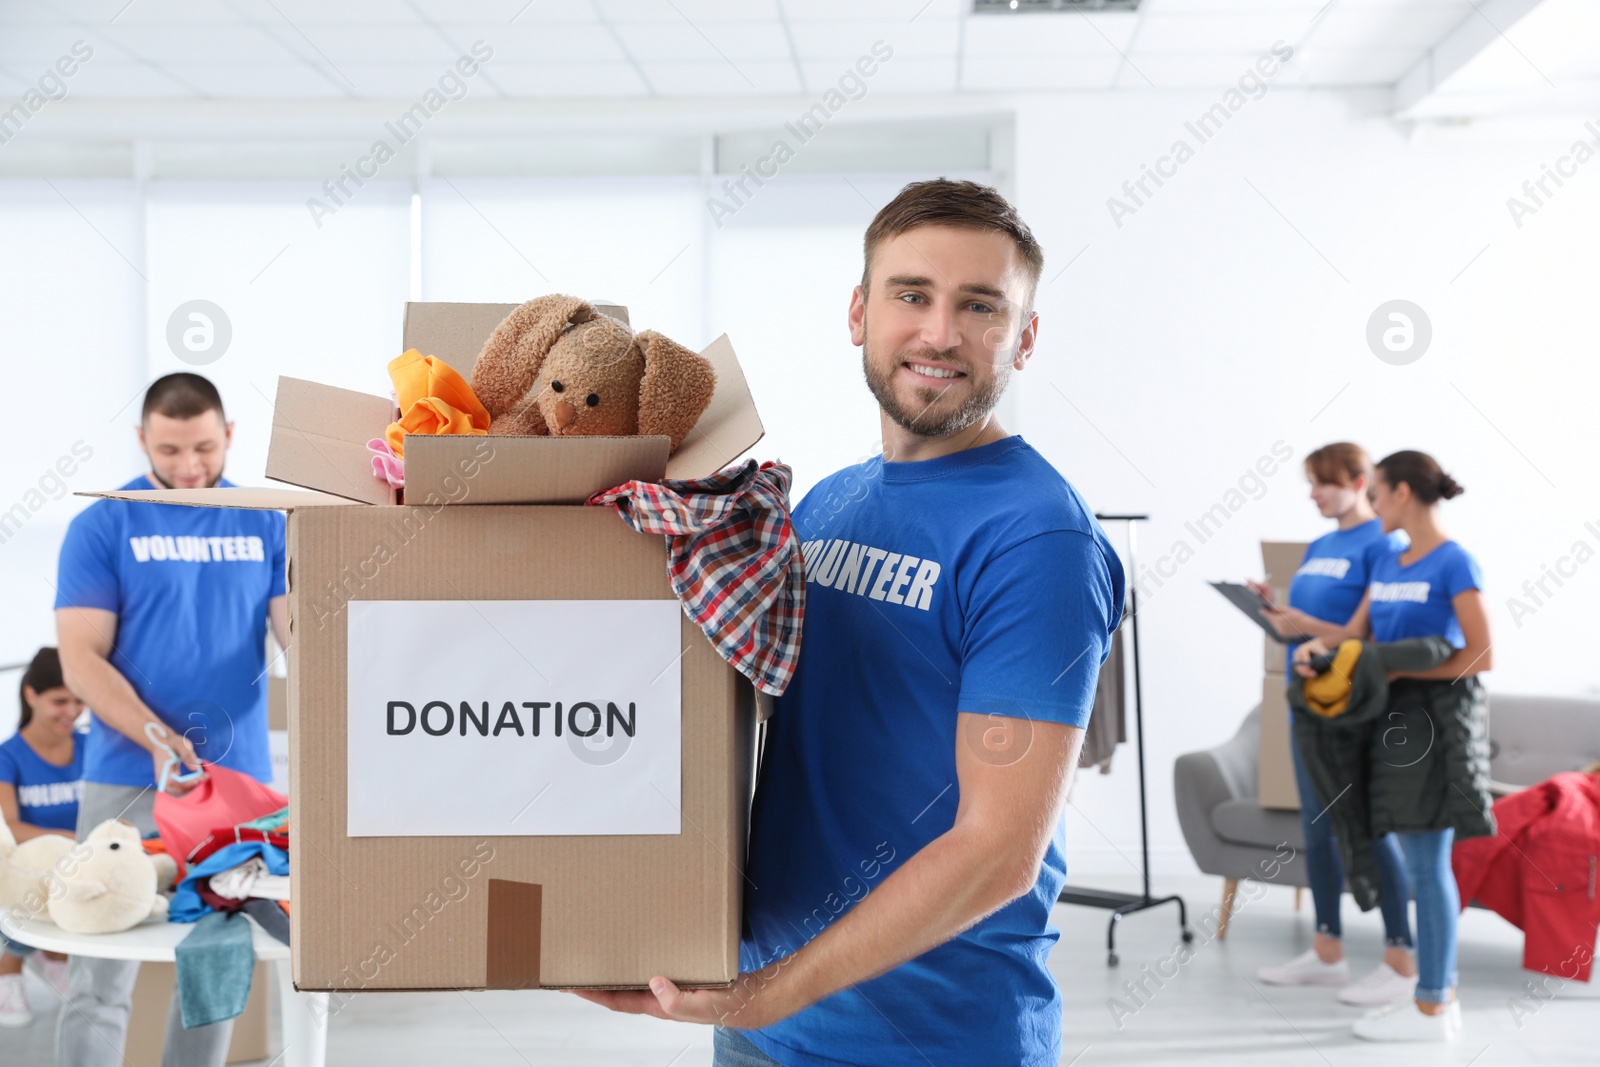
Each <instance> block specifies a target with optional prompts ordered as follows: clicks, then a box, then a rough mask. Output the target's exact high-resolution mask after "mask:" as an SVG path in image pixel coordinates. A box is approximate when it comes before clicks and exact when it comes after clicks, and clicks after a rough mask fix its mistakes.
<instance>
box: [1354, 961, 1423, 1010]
mask: <svg viewBox="0 0 1600 1067" xmlns="http://www.w3.org/2000/svg"><path fill="white" fill-rule="evenodd" d="M1416 991H1417V976H1416V975H1412V976H1411V977H1410V978H1407V977H1406V976H1405V975H1403V974H1401V973H1400V972H1399V971H1397V970H1395V969H1394V968H1393V967H1391V966H1389V965H1388V964H1387V963H1380V964H1378V969H1377V970H1375V971H1373V972H1372V973H1371V974H1369V975H1367V976H1366V977H1365V978H1363V979H1361V981H1359V982H1353V983H1351V984H1350V985H1347V986H1345V987H1344V988H1343V989H1341V990H1339V999H1340V1001H1342V1002H1343V1003H1345V1004H1355V1005H1357V1006H1358V1007H1366V1008H1370V1007H1378V1006H1381V1005H1384V1004H1392V1003H1393V1002H1394V1001H1397V1000H1410V999H1411V996H1412V994H1414V993H1415V992H1416Z"/></svg>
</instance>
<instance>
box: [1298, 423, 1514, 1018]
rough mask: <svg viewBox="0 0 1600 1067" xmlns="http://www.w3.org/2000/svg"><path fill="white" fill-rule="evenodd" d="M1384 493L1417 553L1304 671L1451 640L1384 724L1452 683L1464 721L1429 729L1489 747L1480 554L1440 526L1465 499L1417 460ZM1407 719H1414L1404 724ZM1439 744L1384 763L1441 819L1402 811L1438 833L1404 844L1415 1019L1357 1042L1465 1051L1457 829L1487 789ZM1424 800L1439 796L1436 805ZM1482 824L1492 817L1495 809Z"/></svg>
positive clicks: (1487, 647)
mask: <svg viewBox="0 0 1600 1067" xmlns="http://www.w3.org/2000/svg"><path fill="white" fill-rule="evenodd" d="M1373 489H1374V495H1373V501H1372V506H1373V510H1374V511H1376V512H1377V515H1378V517H1379V518H1380V519H1382V520H1383V528H1384V530H1386V531H1393V530H1396V529H1399V530H1404V531H1405V532H1406V534H1407V535H1408V536H1409V538H1410V541H1411V545H1410V547H1409V548H1407V549H1406V550H1405V551H1404V552H1401V553H1398V554H1390V555H1386V556H1383V557H1380V558H1379V559H1377V560H1375V561H1374V563H1373V567H1372V573H1371V575H1370V576H1369V582H1368V585H1367V592H1366V595H1365V596H1364V597H1363V598H1362V600H1361V606H1360V607H1359V608H1357V609H1356V613H1355V615H1354V616H1353V617H1352V618H1351V619H1350V622H1349V624H1348V625H1346V626H1345V627H1344V629H1343V632H1342V633H1340V634H1337V635H1334V639H1333V640H1324V639H1315V640H1311V641H1307V642H1306V643H1305V644H1303V645H1301V646H1300V647H1299V648H1297V649H1296V650H1295V653H1294V665H1295V670H1296V671H1297V672H1299V673H1300V674H1301V676H1303V677H1310V676H1311V675H1312V673H1313V672H1312V670H1311V667H1310V660H1311V657H1312V656H1314V655H1317V654H1319V653H1323V652H1326V651H1327V650H1328V649H1329V648H1330V647H1332V646H1335V645H1337V644H1338V642H1339V641H1340V640H1343V639H1344V638H1350V637H1353V638H1360V639H1366V638H1367V637H1368V635H1369V634H1370V636H1371V639H1372V640H1373V641H1376V642H1378V643H1380V644H1381V643H1386V642H1390V641H1400V640H1404V639H1406V638H1411V637H1429V636H1434V635H1437V636H1441V637H1443V638H1445V640H1447V641H1448V642H1449V643H1450V644H1451V645H1452V646H1453V647H1454V648H1455V650H1456V651H1455V653H1454V654H1453V655H1452V656H1451V657H1450V658H1449V659H1447V660H1445V661H1444V662H1443V663H1441V664H1440V665H1439V666H1437V667H1434V668H1432V669H1430V670H1426V671H1415V672H1408V673H1397V672H1391V675H1390V686H1389V702H1388V705H1387V709H1388V710H1386V712H1385V715H1386V716H1389V717H1396V716H1401V713H1400V712H1399V711H1397V710H1396V709H1403V708H1404V707H1406V706H1407V705H1408V703H1413V702H1415V701H1416V699H1417V694H1418V692H1419V689H1418V687H1419V686H1420V687H1429V688H1428V689H1427V690H1426V693H1427V695H1428V696H1429V697H1430V698H1433V697H1437V696H1439V693H1438V691H1437V689H1436V687H1438V686H1441V685H1442V686H1446V687H1448V691H1449V692H1448V695H1449V697H1450V700H1451V705H1450V706H1451V707H1452V708H1453V709H1454V711H1453V714H1456V715H1458V716H1459V718H1458V720H1457V721H1454V722H1446V723H1443V724H1437V725H1436V724H1434V723H1433V720H1432V712H1431V711H1428V712H1427V714H1428V719H1427V722H1428V724H1429V728H1430V730H1431V731H1433V732H1434V733H1435V734H1440V733H1443V732H1446V731H1448V732H1449V733H1450V734H1451V735H1452V736H1454V737H1459V738H1463V739H1482V738H1484V737H1486V736H1487V732H1488V724H1487V717H1488V709H1487V703H1486V699H1485V697H1484V694H1483V683H1482V681H1481V680H1480V679H1479V677H1478V676H1479V675H1480V674H1482V673H1483V672H1484V671H1487V670H1489V669H1490V668H1491V667H1493V665H1494V656H1493V652H1492V651H1491V650H1492V648H1493V643H1492V641H1491V640H1490V634H1489V615H1488V612H1487V611H1486V610H1485V608H1484V601H1483V572H1482V570H1480V569H1479V567H1478V561H1477V560H1476V559H1474V558H1473V557H1472V554H1471V553H1469V552H1468V551H1467V550H1466V549H1465V548H1463V547H1462V546H1461V545H1460V544H1459V543H1457V542H1455V541H1452V540H1451V539H1450V538H1449V537H1448V536H1447V535H1446V534H1445V532H1444V530H1443V529H1441V528H1440V525H1439V514H1438V513H1439V502H1440V501H1441V500H1450V499H1452V498H1454V497H1457V496H1459V495H1461V493H1462V488H1461V486H1460V485H1459V484H1458V483H1457V482H1456V480H1455V479H1454V478H1452V477H1451V476H1450V475H1448V474H1446V473H1445V472H1444V471H1442V470H1441V469H1440V468H1439V464H1438V463H1437V462H1436V461H1435V460H1434V458H1433V457H1432V456H1430V455H1428V454H1427V453H1425V452H1412V451H1406V452H1396V453H1394V454H1393V455H1390V456H1386V457H1384V458H1383V459H1382V460H1379V461H1378V464H1377V478H1376V479H1375V480H1374V482H1373ZM1424 707H1425V710H1426V705H1425V706H1424ZM1400 721H1401V722H1402V723H1403V722H1405V721H1407V720H1406V719H1405V718H1404V717H1403V716H1401V717H1400ZM1398 729H1399V728H1394V727H1389V728H1386V729H1385V730H1384V731H1382V732H1381V733H1380V734H1379V735H1378V736H1379V738H1380V740H1379V741H1378V742H1376V743H1375V745H1374V758H1383V756H1382V754H1383V753H1384V752H1387V753H1389V754H1390V755H1393V754H1394V753H1395V752H1397V751H1398V750H1399V749H1400V748H1401V747H1402V746H1404V745H1406V743H1407V738H1406V736H1405V734H1404V731H1403V730H1399V735H1398V736H1397V737H1395V738H1390V737H1389V735H1390V734H1391V733H1396V732H1397V730H1398ZM1435 740H1436V739H1435V737H1433V736H1430V737H1429V738H1428V739H1427V741H1426V742H1425V747H1424V750H1423V753H1422V755H1421V756H1419V757H1416V758H1415V759H1410V754H1409V750H1407V751H1406V753H1405V755H1406V758H1407V760H1409V762H1403V763H1402V762H1391V761H1390V760H1389V759H1387V758H1384V762H1385V763H1386V764H1388V766H1389V767H1391V768H1409V767H1413V766H1415V767H1418V768H1419V769H1420V770H1421V771H1422V772H1425V776H1426V779H1427V781H1426V783H1425V784H1426V785H1427V787H1428V788H1427V790H1425V791H1422V790H1419V791H1417V792H1416V793H1415V794H1408V796H1415V797H1416V798H1417V799H1416V800H1414V801H1413V802H1414V803H1418V804H1419V805H1420V804H1421V803H1422V801H1423V799H1426V800H1427V801H1428V804H1427V806H1428V807H1429V808H1430V809H1431V811H1432V815H1431V818H1424V816H1423V814H1419V812H1417V811H1406V812H1404V813H1402V814H1403V817H1404V819H1405V821H1407V822H1418V821H1427V822H1430V823H1431V825H1430V827H1429V828H1427V829H1419V830H1417V831H1416V832H1401V833H1397V834H1396V835H1395V836H1396V837H1398V838H1399V840H1400V849H1401V852H1402V853H1404V855H1405V861H1406V872H1407V874H1409V875H1410V879H1411V889H1412V894H1413V898H1414V899H1415V901H1416V906H1417V971H1418V974H1419V977H1418V982H1417V988H1416V993H1415V1004H1416V1009H1415V1010H1412V1007H1411V1003H1410V1002H1408V1001H1404V1000H1401V1001H1396V1002H1395V1003H1394V1004H1391V1005H1389V1006H1387V1007H1384V1008H1378V1009H1376V1010H1375V1011H1373V1012H1371V1013H1369V1014H1368V1015H1367V1016H1366V1017H1365V1018H1363V1019H1361V1020H1360V1021H1359V1022H1357V1023H1356V1026H1355V1034H1356V1036H1357V1037H1361V1038H1366V1039H1368V1040H1372V1041H1457V1040H1459V1039H1460V1037H1461V1005H1460V1004H1459V1003H1458V1002H1457V1000H1456V977H1457V976H1456V923H1457V919H1458V917H1459V915H1460V912H1461V900H1460V895H1459V892H1458V890H1457V887H1456V879H1455V875H1454V873H1453V872H1452V871H1451V868H1450V850H1451V846H1452V843H1453V841H1454V838H1455V828H1456V824H1457V822H1458V821H1463V820H1464V816H1465V813H1466V812H1468V811H1469V810H1470V809H1473V808H1475V807H1477V808H1483V809H1486V808H1487V793H1486V791H1484V790H1483V789H1482V788H1481V787H1482V786H1483V784H1484V783H1483V781H1481V780H1474V781H1472V782H1470V783H1469V785H1471V786H1472V788H1473V791H1474V792H1478V793H1479V794H1480V795H1479V796H1478V797H1473V796H1472V795H1470V794H1469V792H1468V791H1467V790H1466V789H1463V788H1462V786H1461V784H1460V782H1458V781H1454V780H1452V779H1451V778H1450V777H1449V772H1450V771H1451V770H1452V767H1451V766H1450V765H1448V764H1447V763H1445V762H1444V761H1443V760H1442V759H1439V758H1435V759H1433V760H1427V757H1428V756H1429V755H1430V754H1431V753H1433V752H1434V750H1435V748H1438V749H1440V751H1442V752H1443V751H1448V750H1450V748H1451V743H1450V742H1449V741H1448V740H1447V741H1442V742H1439V743H1438V744H1437V745H1436V744H1435ZM1470 743H1471V744H1472V745H1474V746H1479V747H1481V748H1482V750H1483V756H1482V759H1481V762H1480V763H1479V764H1478V765H1476V766H1474V767H1471V768H1469V769H1470V771H1471V772H1472V773H1473V774H1476V775H1478V776H1479V778H1480V779H1481V778H1482V777H1484V774H1483V772H1485V771H1486V769H1487V766H1488V759H1487V745H1486V744H1481V745H1480V742H1479V741H1478V740H1473V741H1471V742H1470ZM1413 747H1414V746H1413ZM1424 760H1427V762H1424ZM1457 769H1458V770H1459V768H1457ZM1463 773H1465V772H1463ZM1452 791H1454V793H1456V794H1459V798H1457V797H1456V796H1454V795H1452ZM1424 792H1426V793H1427V794H1428V795H1427V796H1426V797H1425V798H1424V796H1423V794H1424ZM1398 795H1399V794H1395V796H1398ZM1381 807H1382V805H1381V804H1380V802H1379V799H1378V798H1376V797H1375V798H1374V801H1373V811H1372V821H1373V824H1374V826H1381V825H1384V824H1390V823H1394V822H1396V821H1398V820H1397V819H1396V818H1395V815H1396V813H1394V812H1389V811H1385V810H1380V809H1381ZM1475 814H1476V815H1477V816H1480V817H1481V818H1483V819H1489V816H1487V815H1486V814H1485V813H1484V811H1481V810H1480V811H1476V812H1475ZM1463 824H1465V822H1464V821H1463ZM1490 825H1492V821H1491V822H1490Z"/></svg>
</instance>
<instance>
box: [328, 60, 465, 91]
mask: <svg viewBox="0 0 1600 1067" xmlns="http://www.w3.org/2000/svg"><path fill="white" fill-rule="evenodd" d="M483 69H484V70H488V69H489V68H488V67H485V68H483ZM339 70H340V71H341V72H342V73H343V74H344V76H345V77H346V78H349V79H350V82H349V84H348V85H347V84H346V83H345V82H344V80H343V79H341V78H339V76H338V75H337V74H334V75H333V78H334V79H335V81H337V83H338V84H337V86H335V89H336V90H337V89H349V90H350V92H352V93H354V94H355V95H356V96H358V97H361V98H362V99H366V100H416V99H418V98H419V97H421V96H422V95H423V94H424V93H426V92H427V91H428V90H429V89H437V88H438V87H439V78H440V76H441V75H443V73H444V68H443V67H442V66H440V65H438V64H433V63H426V64H424V63H351V64H348V65H344V64H341V65H340V67H339ZM311 73H312V74H313V75H315V73H316V72H315V71H312V72H311ZM324 81H325V84H326V80H325V79H324ZM462 82H463V83H464V84H465V85H466V86H467V94H468V95H469V96H483V97H487V96H490V95H492V94H493V92H494V90H492V89H489V88H487V87H486V86H484V85H483V83H482V81H481V79H478V78H477V77H471V78H463V79H462Z"/></svg>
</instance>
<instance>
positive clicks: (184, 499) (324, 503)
mask: <svg viewBox="0 0 1600 1067" xmlns="http://www.w3.org/2000/svg"><path fill="white" fill-rule="evenodd" d="M73 495H74V496H97V497H103V498H105V499H106V500H134V501H143V502H144V503H147V504H186V505H188V506H189V507H194V508H243V509H245V510H246V511H293V510H294V509H295V508H322V507H333V506H336V505H339V506H346V507H348V506H351V505H354V504H358V503H360V501H357V500H350V499H347V498H346V497H342V496H334V495H332V494H330V493H310V492H306V491H305V490H303V489H272V488H251V487H247V486H234V487H232V488H223V487H221V486H219V487H217V488H215V489H104V490H99V491H95V492H87V493H74V494H73Z"/></svg>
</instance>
